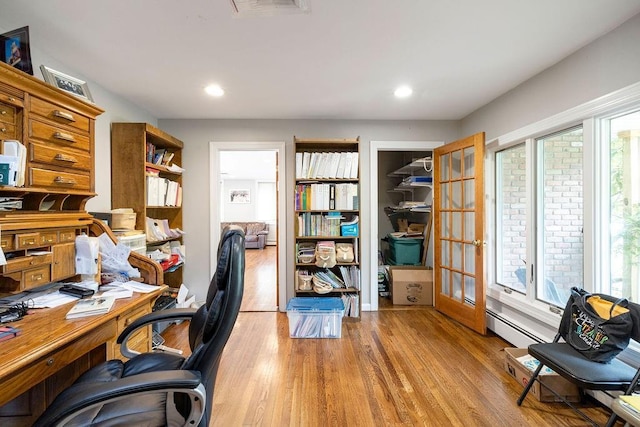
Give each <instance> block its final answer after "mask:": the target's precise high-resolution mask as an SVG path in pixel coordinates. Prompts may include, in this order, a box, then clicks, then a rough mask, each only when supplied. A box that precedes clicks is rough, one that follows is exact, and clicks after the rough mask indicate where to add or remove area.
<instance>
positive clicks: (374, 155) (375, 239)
mask: <svg viewBox="0 0 640 427" xmlns="http://www.w3.org/2000/svg"><path fill="white" fill-rule="evenodd" d="M443 144H444V141H371V145H370V155H369V161H370V165H371V167H370V182H371V189H372V191H371V195H370V201H371V205H370V209H369V212H370V213H371V222H370V224H371V229H370V236H371V240H370V246H369V247H370V249H371V252H370V258H369V259H370V263H371V265H370V270H369V271H370V277H371V278H372V280H370V282H371V289H370V295H371V306H370V310H371V311H377V310H378V309H379V301H378V281H377V280H375V279H376V278H377V277H378V251H379V242H380V239H381V238H382V237H384V236H383V235H381V231H380V227H379V225H380V223H379V222H380V221H386V219H385V213H384V210H383V208H384V206H381V204H380V203H381V201H380V197H379V196H378V189H379V188H380V187H381V185H380V184H381V182H380V179H381V178H380V177H379V175H380V174H379V168H380V167H381V165H380V162H379V160H378V156H379V154H381V153H389V152H394V153H402V152H421V151H430V150H433V149H435V148H436V147H439V146H441V145H443ZM382 157H383V158H384V156H382Z"/></svg>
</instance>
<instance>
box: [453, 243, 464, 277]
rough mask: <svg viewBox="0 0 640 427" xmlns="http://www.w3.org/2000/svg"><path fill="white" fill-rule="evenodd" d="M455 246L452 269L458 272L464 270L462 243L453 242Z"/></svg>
mask: <svg viewBox="0 0 640 427" xmlns="http://www.w3.org/2000/svg"><path fill="white" fill-rule="evenodd" d="M451 243H452V245H453V253H452V254H451V258H452V260H451V261H452V262H451V267H452V268H454V269H456V270H462V243H460V242H451Z"/></svg>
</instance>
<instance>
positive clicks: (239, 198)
mask: <svg viewBox="0 0 640 427" xmlns="http://www.w3.org/2000/svg"><path fill="white" fill-rule="evenodd" d="M229 203H251V194H250V193H249V190H229Z"/></svg>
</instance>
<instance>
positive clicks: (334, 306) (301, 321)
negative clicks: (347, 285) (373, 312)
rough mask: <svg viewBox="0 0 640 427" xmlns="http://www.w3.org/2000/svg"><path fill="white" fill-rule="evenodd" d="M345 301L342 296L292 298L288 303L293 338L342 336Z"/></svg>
mask: <svg viewBox="0 0 640 427" xmlns="http://www.w3.org/2000/svg"><path fill="white" fill-rule="evenodd" d="M343 313H344V303H343V302H342V299H341V298H332V297H300V298H291V299H290V300H289V303H288V304H287V316H288V318H289V336H290V337H291V338H340V337H342V316H343Z"/></svg>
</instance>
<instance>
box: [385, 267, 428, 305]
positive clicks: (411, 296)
mask: <svg viewBox="0 0 640 427" xmlns="http://www.w3.org/2000/svg"><path fill="white" fill-rule="evenodd" d="M389 270H390V272H391V298H392V300H393V303H394V304H398V305H433V270H430V269H427V267H422V266H420V267H414V266H410V267H409V266H392V267H390V268H389Z"/></svg>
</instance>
